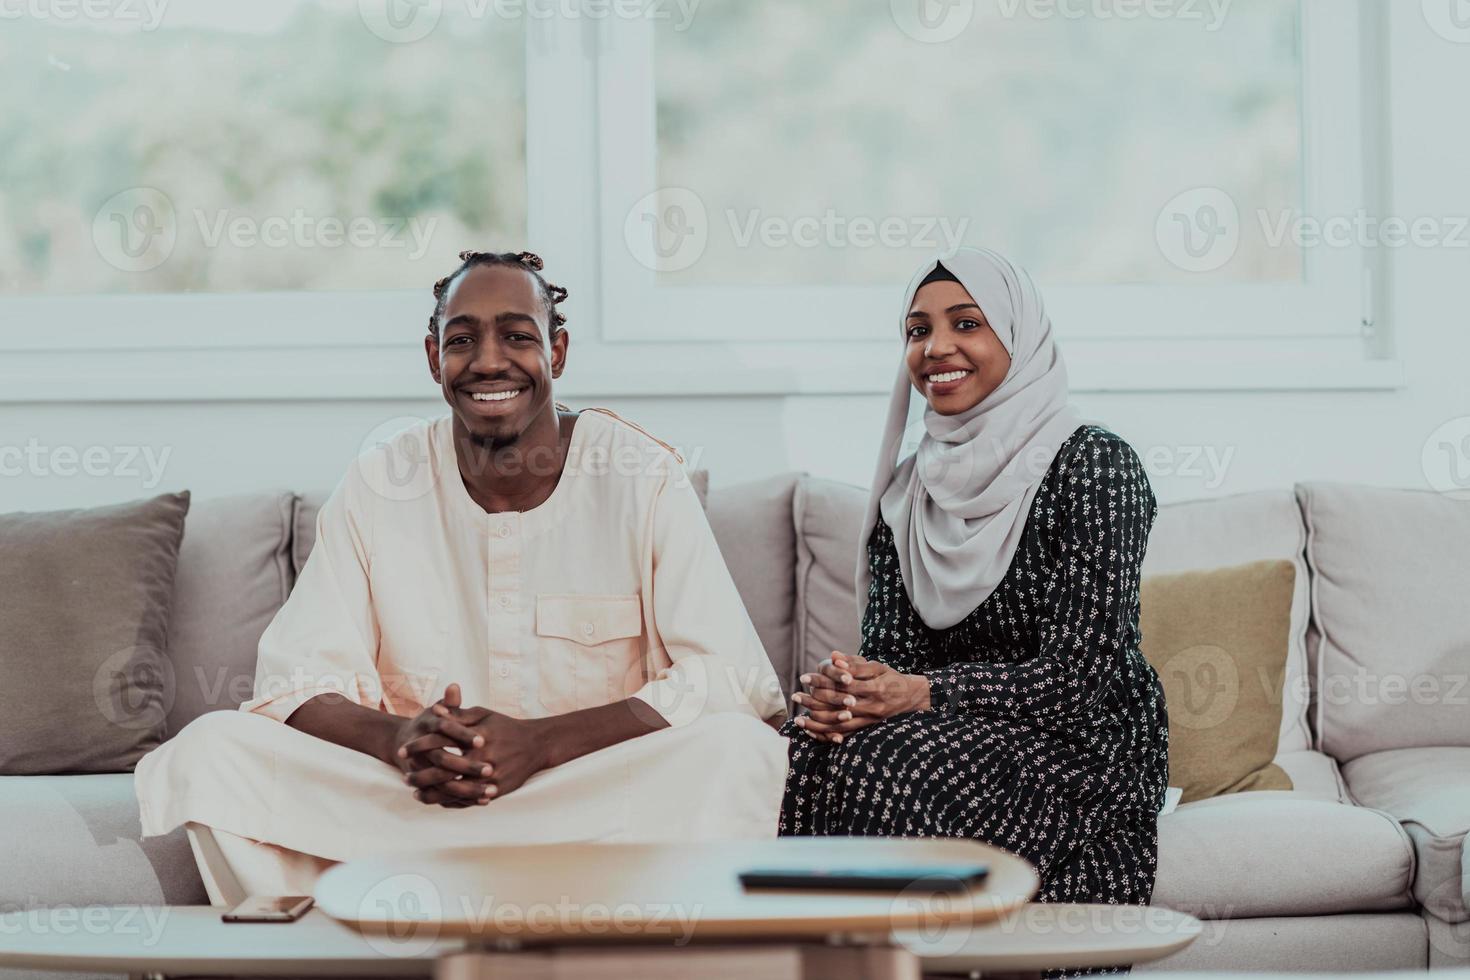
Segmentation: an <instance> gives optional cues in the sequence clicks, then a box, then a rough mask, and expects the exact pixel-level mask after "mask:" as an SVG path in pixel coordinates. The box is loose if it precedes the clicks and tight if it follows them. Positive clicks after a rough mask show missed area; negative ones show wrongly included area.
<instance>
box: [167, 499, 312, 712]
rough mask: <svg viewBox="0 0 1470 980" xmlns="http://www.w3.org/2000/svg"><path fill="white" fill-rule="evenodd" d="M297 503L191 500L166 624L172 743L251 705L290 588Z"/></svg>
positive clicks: (281, 501)
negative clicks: (265, 639)
mask: <svg viewBox="0 0 1470 980" xmlns="http://www.w3.org/2000/svg"><path fill="white" fill-rule="evenodd" d="M295 503H296V498H295V496H294V495H293V494H290V493H287V492H285V491H281V492H275V493H253V494H242V495H239V496H231V497H216V498H214V499H204V500H201V499H198V498H196V499H195V500H194V501H193V503H192V505H191V506H190V508H189V515H188V517H187V518H185V520H184V539H183V542H182V543H181V544H180V546H179V565H178V572H177V574H176V575H175V576H174V600H173V612H172V615H171V616H170V619H169V631H168V657H169V664H170V665H171V666H172V668H173V678H172V680H173V683H172V687H171V688H170V689H166V691H165V698H166V702H165V703H166V705H167V708H168V734H169V735H170V736H172V735H174V734H175V733H177V732H178V731H179V730H180V729H182V728H183V727H184V726H185V725H187V724H188V723H189V722H191V721H193V720H194V719H195V718H197V717H198V716H199V715H201V714H203V713H204V712H206V711H214V710H218V709H221V708H238V707H239V706H240V703H241V702H242V701H245V700H248V699H249V698H250V696H251V693H252V690H253V688H254V685H255V649H256V645H257V644H258V643H259V641H260V635H261V634H262V633H264V632H265V628H266V627H267V626H268V625H270V621H271V619H272V618H273V617H274V616H275V614H276V611H277V610H278V609H280V608H281V604H282V603H284V602H285V601H286V595H287V593H288V592H289V591H290V588H291V583H292V581H293V580H294V576H293V572H292V566H291V561H290V551H289V549H290V547H291V525H292V520H293V517H294V514H295V509H296V508H295Z"/></svg>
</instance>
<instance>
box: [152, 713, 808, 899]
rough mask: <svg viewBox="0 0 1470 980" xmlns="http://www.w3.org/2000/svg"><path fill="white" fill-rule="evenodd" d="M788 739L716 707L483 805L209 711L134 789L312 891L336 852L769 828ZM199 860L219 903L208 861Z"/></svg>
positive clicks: (362, 759)
mask: <svg viewBox="0 0 1470 980" xmlns="http://www.w3.org/2000/svg"><path fill="white" fill-rule="evenodd" d="M786 747H787V741H786V739H785V738H784V737H783V736H781V735H779V734H777V733H776V732H775V731H774V730H773V729H772V728H770V727H769V726H768V725H766V724H764V723H762V722H760V721H758V720H756V719H755V718H754V717H752V716H749V715H743V714H734V713H725V714H715V715H708V716H706V717H704V718H702V719H699V720H697V721H695V722H693V723H691V724H689V725H686V726H682V727H679V728H666V729H662V730H660V731H656V732H651V733H650V734H648V735H643V736H640V737H638V738H634V739H629V740H628V741H626V742H622V743H619V744H617V745H613V746H610V747H608V748H606V749H602V750H600V751H598V752H593V753H590V754H588V755H585V756H582V757H581V758H579V759H574V760H572V761H571V762H569V763H566V764H565V765H562V766H557V767H555V768H553V769H548V770H545V771H543V772H541V773H538V774H537V775H535V776H533V777H532V778H531V779H529V780H527V781H526V783H525V785H523V786H521V787H520V788H519V789H517V790H515V791H514V792H512V793H508V794H507V795H506V796H504V797H502V798H499V799H495V800H492V801H491V802H490V803H489V804H488V805H486V806H474V807H467V808H463V809H446V808H444V807H440V806H437V805H426V804H423V803H420V802H419V801H417V800H415V799H414V798H413V789H412V788H411V787H410V786H408V785H407V784H405V783H404V781H403V775H402V773H400V772H399V770H398V769H397V768H395V767H393V766H390V765H387V764H386V763H383V762H381V761H379V760H377V759H374V758H372V757H371V756H368V755H365V754H363V753H361V752H356V751H354V750H352V749H348V748H344V747H343V746H340V745H335V744H333V743H331V742H327V741H324V740H322V739H319V738H316V737H315V736H312V735H307V734H305V733H304V732H300V731H297V730H296V729H294V728H291V727H290V726H288V725H284V724H282V723H281V722H278V721H275V720H273V719H271V718H266V717H264V716H262V715H255V714H250V713H247V712H240V711H214V712H210V713H208V714H205V715H202V716H200V717H199V718H197V719H195V720H194V721H193V722H191V723H190V724H189V725H187V726H186V727H185V728H184V729H183V730H182V731H181V732H179V733H178V734H177V735H175V736H174V737H173V738H171V739H169V740H168V741H167V742H165V743H163V745H161V746H159V747H158V748H157V749H155V750H154V751H152V752H150V753H148V755H146V756H144V757H143V759H142V760H140V761H139V763H138V766H137V769H136V771H135V774H134V789H135V791H136V793H137V797H138V807H139V811H140V816H141V819H142V829H143V836H144V837H151V836H154V835H158V834H166V833H168V832H170V831H171V830H173V829H174V828H175V827H179V826H181V825H182V826H189V825H193V827H194V828H195V829H197V828H198V827H199V826H203V827H207V828H209V829H210V831H211V834H212V836H213V838H214V840H215V842H216V843H217V844H218V847H219V852H220V854H221V855H222V856H223V858H224V861H225V862H226V864H227V865H228V867H229V869H230V871H231V872H233V874H234V875H235V877H236V878H237V879H238V880H239V883H240V884H241V885H243V886H244V889H245V891H246V892H247V893H249V894H266V895H281V894H311V891H312V887H313V886H314V884H315V882H316V879H317V878H318V877H319V876H320V875H321V874H322V872H324V871H325V870H326V869H327V868H329V867H331V866H332V865H333V864H335V863H337V862H339V861H346V860H351V859H352V858H357V857H369V856H381V855H384V854H388V853H391V852H393V851H397V850H422V849H424V848H427V847H460V846H472V845H483V844H550V843H564V842H572V841H628V842H641V843H649V842H660V841H706V840H731V839H750V838H762V837H774V836H776V829H777V821H778V816H779V813H780V807H781V796H782V792H783V790H784V783H785V778H786ZM195 843H196V845H197V843H198V842H197V841H196V842H195ZM196 856H197V854H196ZM200 873H201V876H203V877H204V878H205V884H206V886H207V887H208V888H209V889H210V892H211V894H210V900H211V902H214V903H216V904H222V903H223V898H222V897H221V895H220V894H219V889H218V887H217V885H216V883H215V882H214V880H213V876H212V875H211V874H210V872H209V869H208V867H206V866H204V864H203V862H202V861H201V868H200Z"/></svg>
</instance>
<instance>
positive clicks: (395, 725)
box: [370, 712, 402, 769]
mask: <svg viewBox="0 0 1470 980" xmlns="http://www.w3.org/2000/svg"><path fill="white" fill-rule="evenodd" d="M401 722H402V719H400V718H399V717H398V716H397V715H390V714H388V713H386V712H384V713H383V717H382V719H381V720H379V719H374V721H373V733H372V735H371V738H370V742H371V745H372V752H371V754H372V755H375V756H377V757H378V760H379V761H381V762H384V763H386V764H388V765H390V766H392V767H393V768H395V769H397V768H399V766H398V732H399V729H400V727H401Z"/></svg>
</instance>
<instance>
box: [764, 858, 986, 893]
mask: <svg viewBox="0 0 1470 980" xmlns="http://www.w3.org/2000/svg"><path fill="white" fill-rule="evenodd" d="M989 873H990V869H989V868H988V867H987V866H985V865H983V864H953V865H924V866H915V867H891V868H854V867H841V868H752V869H750V870H749V871H742V872H741V873H740V884H741V885H743V886H744V887H746V888H782V889H792V890H800V891H845V890H849V889H854V890H858V891H883V892H901V891H904V890H905V889H910V888H922V889H926V890H928V891H935V892H965V891H969V890H970V888H971V887H973V886H974V885H977V884H979V883H980V882H982V881H984V880H985V876H986V875H988V874H989Z"/></svg>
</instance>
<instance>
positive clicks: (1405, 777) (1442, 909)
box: [1343, 747, 1470, 922]
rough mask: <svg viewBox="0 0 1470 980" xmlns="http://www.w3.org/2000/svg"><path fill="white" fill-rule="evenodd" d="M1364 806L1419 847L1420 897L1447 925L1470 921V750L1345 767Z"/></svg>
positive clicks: (1383, 756) (1386, 756)
mask: <svg viewBox="0 0 1470 980" xmlns="http://www.w3.org/2000/svg"><path fill="white" fill-rule="evenodd" d="M1343 776H1344V777H1345V778H1346V779H1347V785H1348V790H1349V791H1350V792H1351V793H1352V794H1353V796H1354V798H1356V799H1357V800H1358V801H1359V802H1360V803H1362V804H1363V805H1364V806H1371V807H1373V808H1375V809H1378V810H1383V811H1385V812H1387V813H1389V814H1391V815H1392V816H1393V817H1394V818H1395V819H1397V820H1398V821H1399V822H1400V823H1402V824H1403V825H1404V829H1405V830H1406V831H1407V832H1408V834H1409V839H1410V840H1412V841H1413V842H1414V853H1415V855H1416V856H1417V857H1418V859H1419V871H1418V874H1417V876H1416V877H1415V879H1414V898H1415V900H1417V901H1418V902H1419V904H1420V905H1423V906H1424V907H1425V908H1426V909H1428V910H1429V911H1431V912H1433V913H1434V914H1435V915H1437V916H1439V917H1440V918H1441V919H1443V920H1445V921H1446V922H1465V921H1470V860H1467V848H1470V837H1467V831H1470V749H1467V748H1459V747H1453V748H1428V749H1394V750H1392V751H1389V752H1374V753H1373V754H1372V755H1365V756H1360V757H1359V758H1357V759H1354V760H1353V761H1352V762H1349V763H1347V765H1345V766H1343Z"/></svg>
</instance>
